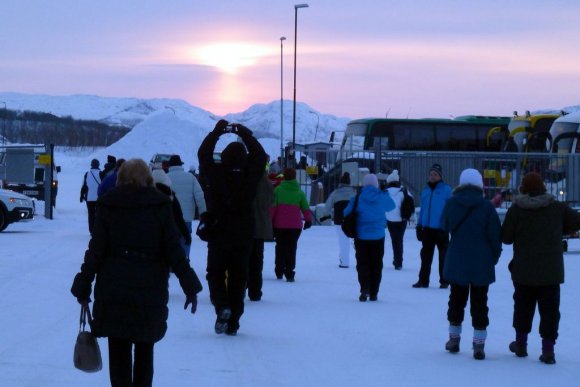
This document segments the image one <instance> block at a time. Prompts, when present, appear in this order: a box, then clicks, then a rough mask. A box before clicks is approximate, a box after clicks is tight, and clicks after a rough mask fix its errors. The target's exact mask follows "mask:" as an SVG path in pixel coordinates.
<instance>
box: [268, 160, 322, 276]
mask: <svg viewBox="0 0 580 387" xmlns="http://www.w3.org/2000/svg"><path fill="white" fill-rule="evenodd" d="M270 216H271V217H272V224H273V226H274V238H275V239H276V247H275V254H276V258H275V268H274V272H275V274H276V278H277V279H282V276H286V281H287V282H294V280H295V275H296V273H295V269H296V251H297V249H298V239H299V238H300V234H301V233H302V229H303V228H304V230H307V229H309V228H310V227H311V226H312V214H311V213H310V207H309V205H308V200H306V194H305V193H304V192H303V191H302V190H301V189H300V185H299V184H298V181H297V180H296V170H295V169H294V168H286V169H284V180H283V181H282V182H281V183H280V185H279V186H277V187H276V188H275V189H274V206H273V207H272V208H271V212H270ZM303 218H304V225H302V219H303Z"/></svg>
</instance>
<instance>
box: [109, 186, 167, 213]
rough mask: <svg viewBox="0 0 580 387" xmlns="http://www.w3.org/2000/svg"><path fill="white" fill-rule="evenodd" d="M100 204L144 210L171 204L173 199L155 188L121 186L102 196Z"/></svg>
mask: <svg viewBox="0 0 580 387" xmlns="http://www.w3.org/2000/svg"><path fill="white" fill-rule="evenodd" d="M98 203H99V204H100V205H102V206H105V207H117V208H144V207H150V206H158V205H165V204H168V203H171V199H170V198H169V197H168V196H167V195H165V194H163V193H161V192H160V191H159V190H157V188H155V187H136V186H134V185H120V186H116V187H115V188H113V189H111V190H110V191H109V192H107V193H106V194H105V195H103V196H101V197H100V198H99V200H98Z"/></svg>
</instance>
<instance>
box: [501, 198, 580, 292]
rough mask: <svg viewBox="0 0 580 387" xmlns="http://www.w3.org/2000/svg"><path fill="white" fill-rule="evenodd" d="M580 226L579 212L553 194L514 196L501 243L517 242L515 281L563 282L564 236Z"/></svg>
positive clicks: (513, 264)
mask: <svg viewBox="0 0 580 387" xmlns="http://www.w3.org/2000/svg"><path fill="white" fill-rule="evenodd" d="M579 228H580V214H579V213H578V212H576V211H574V210H573V209H571V208H570V207H569V206H568V205H567V204H565V203H562V202H558V201H556V200H555V199H554V197H553V196H552V195H549V194H544V195H539V196H529V195H520V196H517V197H515V198H514V203H513V205H512V206H511V207H510V209H509V210H508V212H507V214H506V217H505V220H504V222H503V225H502V228H501V239H502V242H503V243H506V244H512V243H513V245H514V256H513V259H512V261H511V262H510V264H509V268H510V271H511V274H512V280H513V281H514V282H516V283H518V284H521V285H529V286H542V285H557V284H561V283H563V282H564V258H563V251H562V235H564V234H567V233H570V232H572V231H576V230H578V229H579Z"/></svg>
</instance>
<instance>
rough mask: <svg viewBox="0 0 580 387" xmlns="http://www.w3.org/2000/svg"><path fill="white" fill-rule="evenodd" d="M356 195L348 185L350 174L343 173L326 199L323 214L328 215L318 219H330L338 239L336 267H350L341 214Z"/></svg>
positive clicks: (348, 244) (347, 239)
mask: <svg viewBox="0 0 580 387" xmlns="http://www.w3.org/2000/svg"><path fill="white" fill-rule="evenodd" d="M355 195H356V189H355V188H354V187H352V186H351V185H350V173H348V172H344V173H343V174H342V176H341V177H340V183H339V185H338V187H337V188H336V189H335V190H334V191H332V193H331V194H330V195H329V196H328V199H326V203H324V212H325V213H326V214H328V215H326V216H323V217H322V218H320V220H321V221H324V220H326V219H329V218H332V220H333V222H334V229H335V230H336V235H337V237H338V267H340V268H348V267H349V265H350V240H349V238H348V237H347V236H346V235H344V233H343V232H342V228H341V225H342V221H343V219H344V217H343V215H342V213H343V211H344V209H345V208H346V206H347V204H348V201H349V200H350V199H351V198H353V197H354V196H355Z"/></svg>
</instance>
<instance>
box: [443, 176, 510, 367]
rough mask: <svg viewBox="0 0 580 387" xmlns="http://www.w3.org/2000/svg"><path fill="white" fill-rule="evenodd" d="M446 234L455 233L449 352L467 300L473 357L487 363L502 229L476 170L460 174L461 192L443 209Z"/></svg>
mask: <svg viewBox="0 0 580 387" xmlns="http://www.w3.org/2000/svg"><path fill="white" fill-rule="evenodd" d="M441 224H442V226H443V230H445V231H446V232H449V233H451V240H450V242H449V246H448V248H447V253H446V255H445V264H444V266H443V277H444V278H445V280H446V281H447V282H449V283H450V284H451V293H450V294H449V308H448V310H447V319H448V320H449V341H448V342H447V344H446V345H445V348H446V349H447V350H448V351H449V352H458V351H459V341H460V335H461V324H462V323H463V318H464V315H465V306H466V305H467V299H468V298H469V299H470V301H471V319H472V325H473V329H474V331H473V351H474V352H473V356H474V357H475V358H476V359H478V360H483V359H484V358H485V351H484V346H485V339H486V338H487V326H488V325H489V317H488V312H489V308H488V307H487V293H488V289H489V285H490V284H492V283H493V282H495V265H496V264H497V262H498V260H499V257H500V255H501V223H500V220H499V216H498V215H497V212H496V211H495V209H494V207H493V205H492V204H491V202H490V201H489V200H487V199H485V198H484V197H483V178H482V176H481V174H480V173H479V172H478V171H477V170H475V169H471V168H470V169H466V170H464V171H463V172H461V175H460V177H459V186H458V187H457V188H455V190H453V195H452V196H451V198H450V199H449V200H448V201H447V203H446V204H445V208H444V209H443V214H442V216H441Z"/></svg>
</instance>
